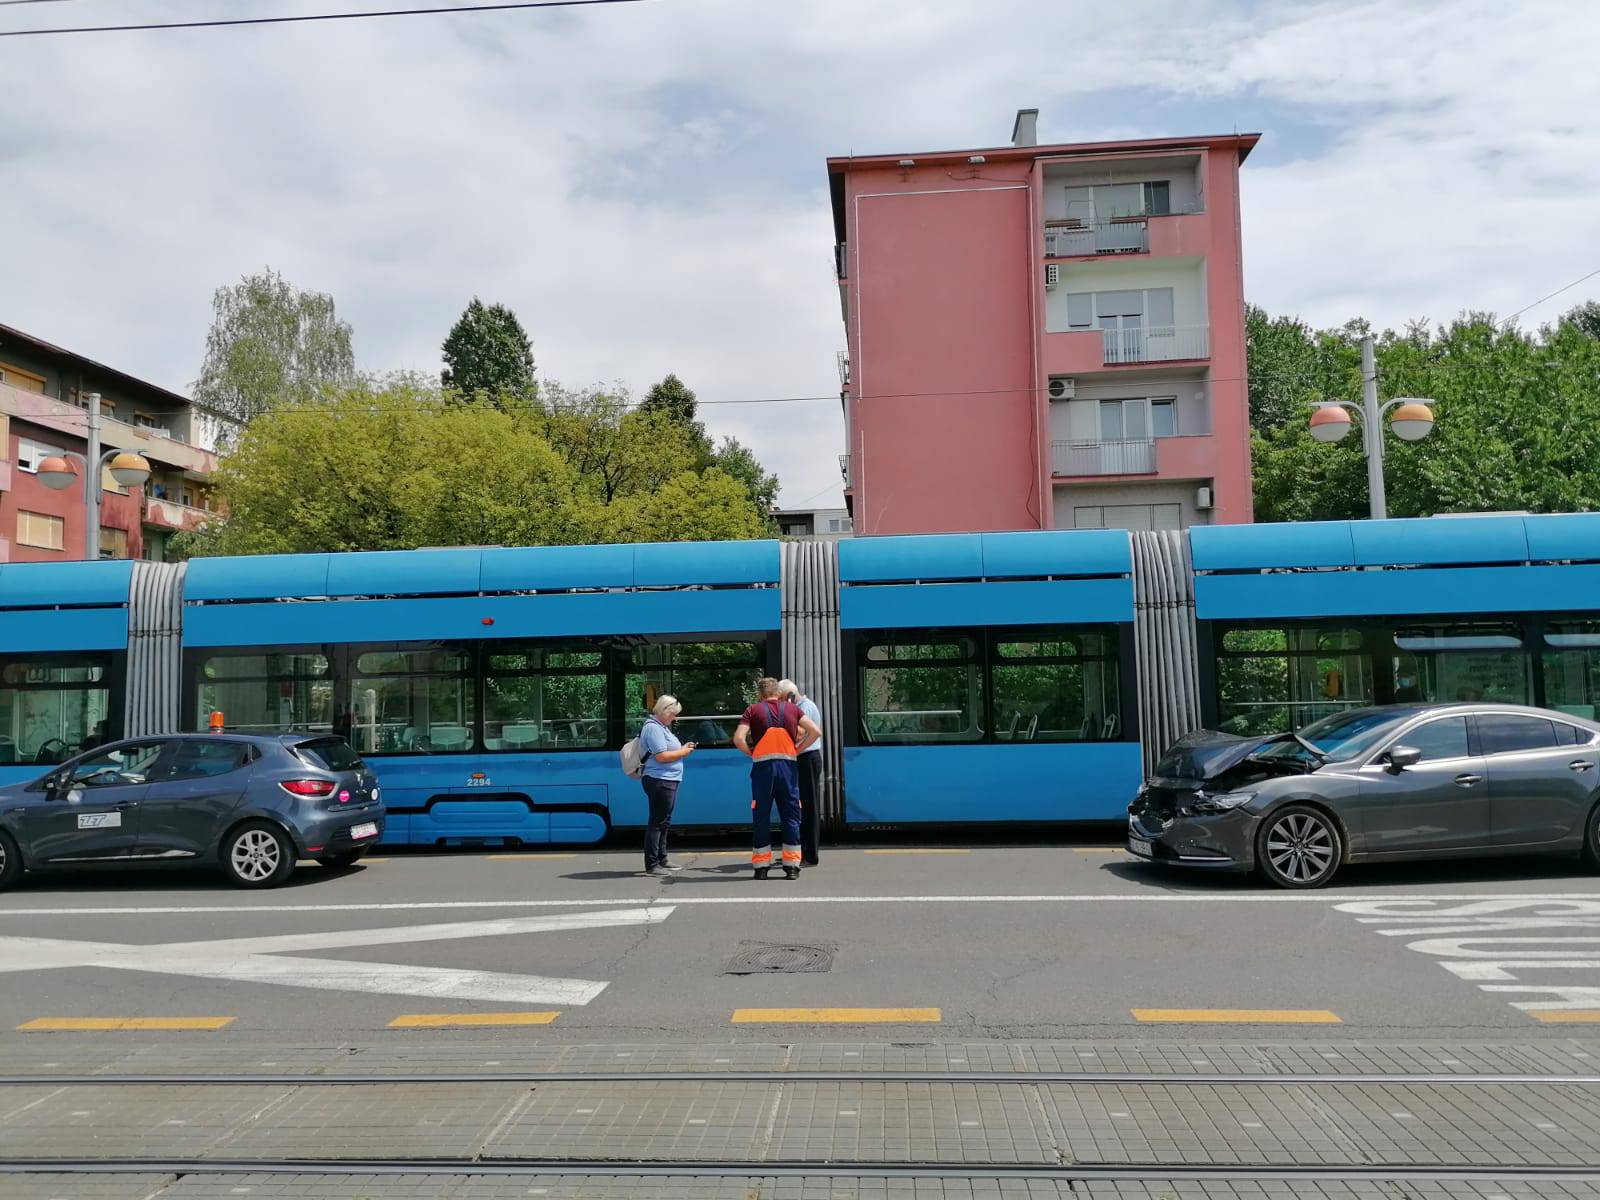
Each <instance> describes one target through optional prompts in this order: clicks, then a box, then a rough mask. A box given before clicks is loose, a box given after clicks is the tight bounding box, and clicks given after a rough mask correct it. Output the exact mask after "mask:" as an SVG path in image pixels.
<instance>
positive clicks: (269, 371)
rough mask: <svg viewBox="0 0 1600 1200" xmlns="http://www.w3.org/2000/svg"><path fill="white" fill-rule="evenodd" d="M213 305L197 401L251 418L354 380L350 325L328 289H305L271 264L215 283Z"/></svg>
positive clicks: (195, 387)
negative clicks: (227, 282)
mask: <svg viewBox="0 0 1600 1200" xmlns="http://www.w3.org/2000/svg"><path fill="white" fill-rule="evenodd" d="M211 307H212V318H211V330H210V332H209V333H207V335H206V354H205V361H204V362H203V363H202V364H201V366H200V378H199V379H198V380H196V381H195V384H194V399H195V401H196V402H197V403H199V404H203V405H206V406H208V407H210V408H213V409H216V410H217V411H219V412H222V413H225V414H227V415H228V416H231V417H233V418H235V419H236V420H239V421H250V420H252V419H254V418H255V417H257V416H259V415H260V414H261V413H263V412H266V411H267V410H268V409H271V408H275V407H277V406H279V405H282V404H285V403H290V402H294V403H300V402H305V401H308V400H314V399H315V398H316V397H317V395H318V393H319V392H320V391H321V390H322V389H323V388H326V387H337V386H340V385H345V384H349V383H351V382H353V381H354V380H355V377H356V366H355V352H354V351H353V350H352V349H351V344H350V326H349V325H347V324H345V323H344V322H343V321H341V320H340V319H339V317H338V314H337V313H336V312H335V311H334V307H333V298H332V297H331V296H328V295H325V294H323V293H322V292H304V291H301V290H299V289H298V288H295V287H293V286H292V285H291V284H290V283H289V282H288V280H286V279H284V277H283V276H282V275H279V274H278V273H277V272H276V271H274V270H272V269H271V268H270V267H269V268H267V269H266V270H264V271H262V272H261V273H260V274H257V275H246V276H245V277H244V278H243V279H241V280H240V281H239V282H238V283H236V284H233V285H232V286H230V287H220V288H218V289H217V290H216V293H215V295H214V296H213V297H212V301H211Z"/></svg>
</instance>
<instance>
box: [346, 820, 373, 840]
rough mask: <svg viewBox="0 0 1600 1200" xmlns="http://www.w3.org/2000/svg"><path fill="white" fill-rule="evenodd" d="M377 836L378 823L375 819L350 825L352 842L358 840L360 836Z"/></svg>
mask: <svg viewBox="0 0 1600 1200" xmlns="http://www.w3.org/2000/svg"><path fill="white" fill-rule="evenodd" d="M377 836H378V823H377V822H376V821H364V822H362V823H361V824H360V825H352V826H350V840H351V841H352V842H359V841H360V840H361V839H362V838H369V837H377Z"/></svg>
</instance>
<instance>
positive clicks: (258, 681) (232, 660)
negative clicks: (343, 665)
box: [195, 650, 333, 733]
mask: <svg viewBox="0 0 1600 1200" xmlns="http://www.w3.org/2000/svg"><path fill="white" fill-rule="evenodd" d="M198 709H199V711H198V713H197V714H196V718H197V719H196V722H195V728H196V729H205V728H206V727H207V725H208V724H209V722H210V720H211V714H212V713H214V712H220V713H221V714H222V719H223V721H224V725H223V728H225V729H242V730H252V731H259V732H262V733H325V732H327V731H329V730H330V729H332V728H333V675H332V674H331V672H330V670H329V665H328V659H327V656H326V655H323V654H308V653H303V652H301V651H296V650H269V651H266V652H264V653H246V654H234V653H228V654H218V655H213V656H211V657H209V658H206V659H204V660H203V661H202V662H201V664H200V689H199V704H198Z"/></svg>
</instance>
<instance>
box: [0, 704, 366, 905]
mask: <svg viewBox="0 0 1600 1200" xmlns="http://www.w3.org/2000/svg"><path fill="white" fill-rule="evenodd" d="M382 836H383V801H382V799H381V797H380V796H379V793H378V781H377V779H376V777H374V775H373V774H372V772H371V771H370V770H368V769H367V766H366V764H365V763H363V762H362V761H361V759H360V757H359V756H358V755H357V754H356V752H355V751H354V750H352V749H351V748H350V746H349V744H348V743H347V742H345V741H344V740H343V739H341V738H336V737H327V736H315V735H305V734H284V735H276V736H248V735H244V734H221V733H195V734H168V735H164V736H158V737H143V738H130V739H128V740H126V741H121V742H112V743H109V744H107V745H104V746H98V747H96V748H95V749H93V750H90V751H88V752H86V753H84V754H81V755H79V756H78V757H77V758H73V759H69V760H68V761H67V762H65V763H63V764H61V765H60V766H58V767H54V768H52V769H51V771H50V773H49V774H47V775H45V776H43V777H41V778H39V779H35V780H34V781H32V782H31V783H25V784H16V785H13V786H11V787H6V788H0V890H3V889H4V888H7V887H11V886H13V885H15V884H16V883H17V882H18V880H20V879H21V878H22V874H23V872H24V871H36V870H57V869H63V868H71V867H74V866H81V865H83V864H87V863H107V862H110V863H124V862H127V863H132V862H146V863H148V862H163V861H174V862H183V861H188V862H199V863H208V864H215V865H217V866H219V867H221V868H222V871H223V873H224V874H225V875H227V876H228V878H229V879H230V880H232V881H233V882H234V883H236V884H238V885H239V886H240V887H251V888H260V887H274V886H276V885H278V884H280V883H282V882H284V880H286V879H288V878H289V876H290V874H292V873H293V871H294V865H295V860H296V859H297V858H301V857H308V858H315V859H316V860H317V861H318V862H321V863H323V864H324V865H327V866H348V865H350V864H352V863H354V862H355V861H356V860H357V859H358V858H360V857H361V856H362V855H363V854H364V853H366V851H367V849H368V848H369V847H371V846H373V845H375V844H376V843H377V841H378V839H379V838H380V837H382Z"/></svg>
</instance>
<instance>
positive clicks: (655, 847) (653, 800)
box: [643, 775, 682, 871]
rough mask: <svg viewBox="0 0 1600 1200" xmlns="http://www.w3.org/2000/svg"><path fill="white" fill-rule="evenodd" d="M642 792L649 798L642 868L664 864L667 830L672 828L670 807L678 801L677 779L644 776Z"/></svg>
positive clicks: (647, 868)
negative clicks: (648, 820)
mask: <svg viewBox="0 0 1600 1200" xmlns="http://www.w3.org/2000/svg"><path fill="white" fill-rule="evenodd" d="M643 782H644V794H645V795H646V796H647V797H648V798H649V800H650V824H649V825H648V826H646V827H645V831H644V869H645V870H646V871H648V870H649V869H650V868H651V867H660V866H665V865H666V861H667V831H668V830H669V829H671V828H672V809H673V807H674V806H675V805H676V804H677V803H678V784H679V783H680V782H682V781H681V780H677V779H653V778H651V777H650V776H649V775H646V776H645V777H644V780H643Z"/></svg>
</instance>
